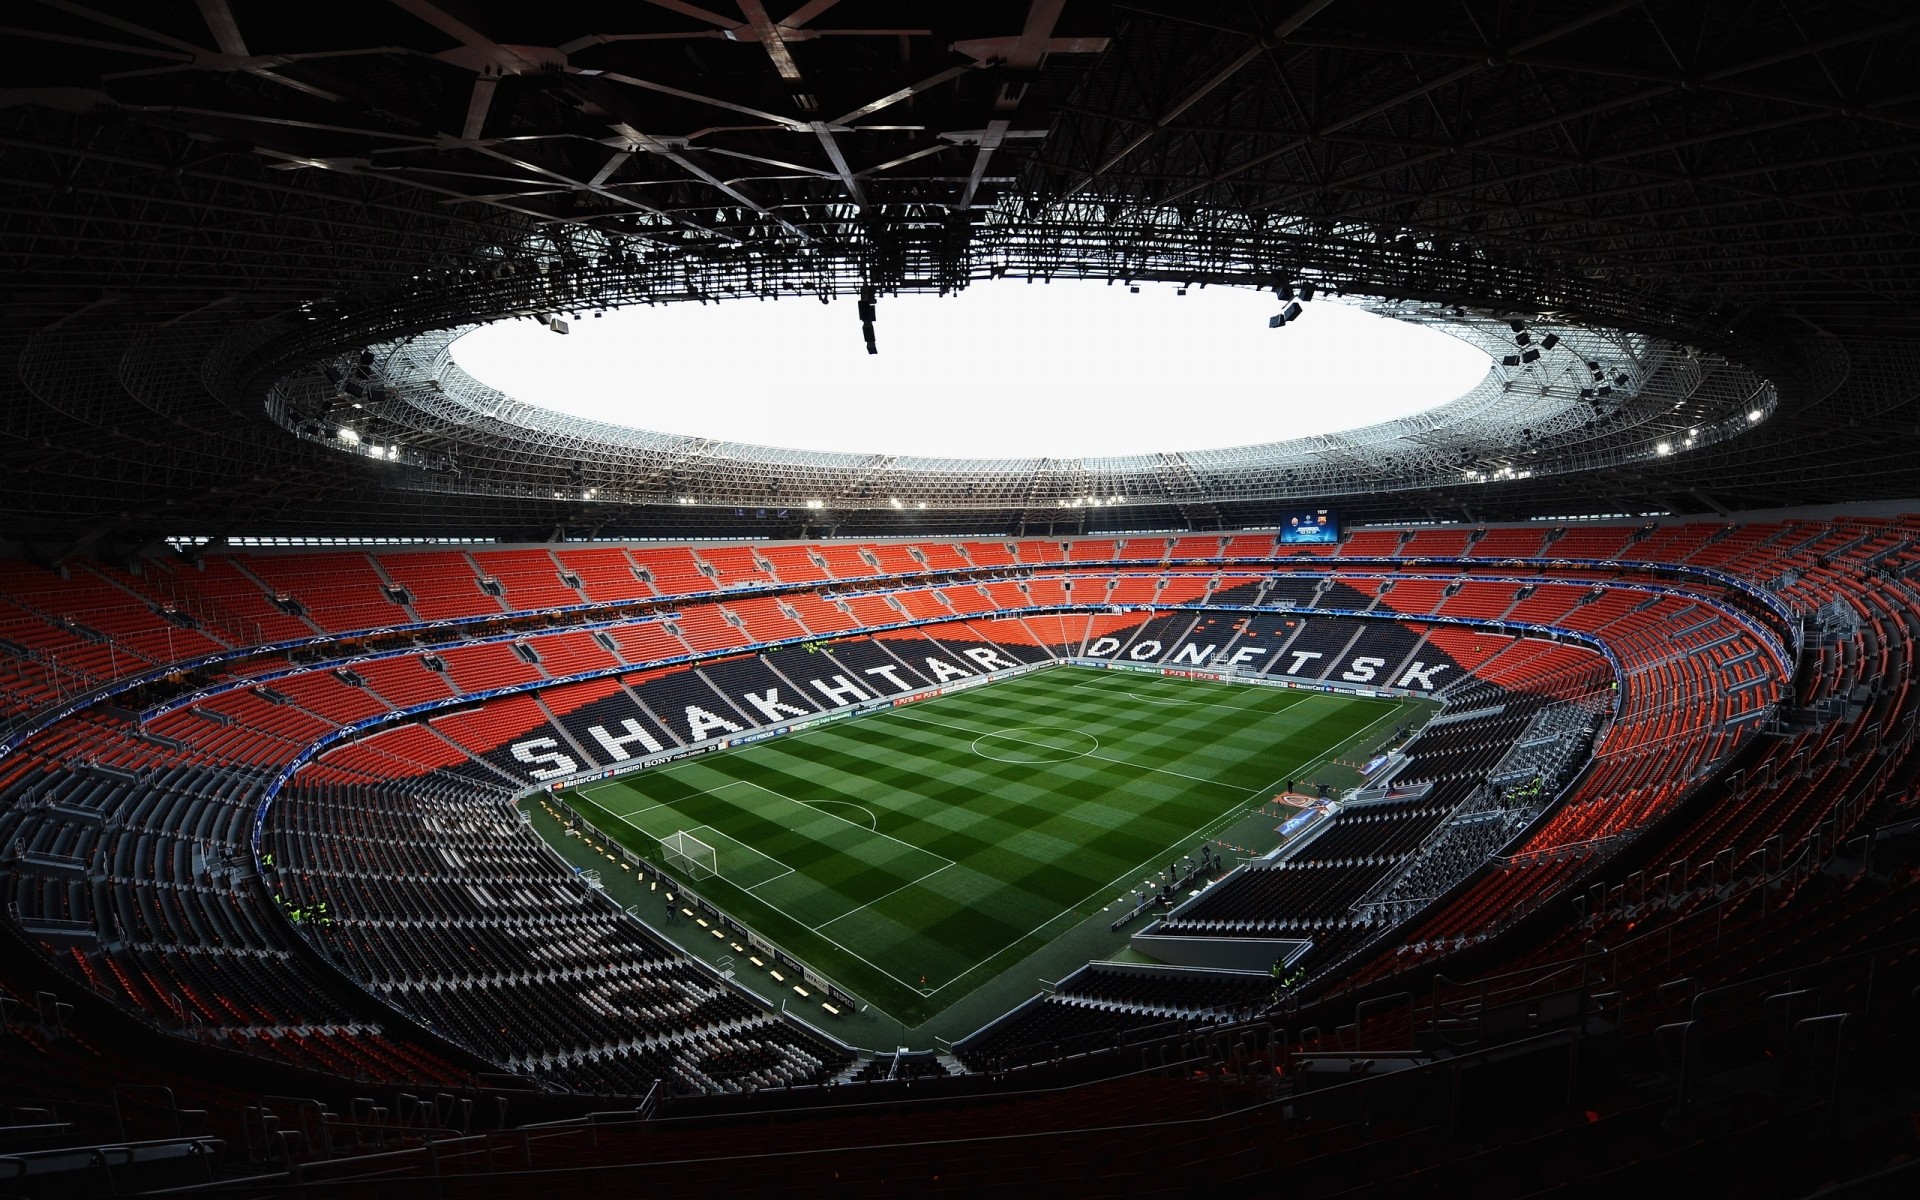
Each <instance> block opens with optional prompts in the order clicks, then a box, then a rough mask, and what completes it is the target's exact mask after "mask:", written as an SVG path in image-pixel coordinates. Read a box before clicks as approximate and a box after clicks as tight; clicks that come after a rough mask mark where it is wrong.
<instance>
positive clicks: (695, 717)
mask: <svg viewBox="0 0 1920 1200" xmlns="http://www.w3.org/2000/svg"><path fill="white" fill-rule="evenodd" d="M716 729H724V730H726V731H727V732H728V733H743V732H745V731H744V730H742V729H741V728H740V727H739V726H738V725H735V724H734V723H733V722H732V721H729V720H727V719H726V718H725V717H723V716H721V715H720V714H719V713H711V712H708V711H707V710H706V709H704V708H701V707H700V706H699V705H698V704H689V705H687V736H688V737H689V738H691V739H692V740H694V741H696V742H704V741H706V740H707V736H708V735H709V734H711V733H712V732H713V731H714V730H716Z"/></svg>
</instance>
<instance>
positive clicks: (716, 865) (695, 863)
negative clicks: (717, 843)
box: [660, 829, 720, 880]
mask: <svg viewBox="0 0 1920 1200" xmlns="http://www.w3.org/2000/svg"><path fill="white" fill-rule="evenodd" d="M660 851H661V853H662V854H664V855H665V856H666V861H667V865H668V866H669V867H678V868H679V869H680V870H682V871H684V872H686V875H687V877H688V878H689V879H694V880H700V879H707V878H710V877H712V876H714V875H718V874H719V873H720V856H719V855H718V854H717V853H716V852H715V851H714V848H713V847H712V846H709V845H708V844H707V843H705V842H703V841H701V840H700V839H699V838H697V837H695V836H693V835H692V834H690V833H688V832H687V831H686V830H684V829H683V830H680V831H679V832H677V833H672V834H669V835H667V836H666V837H663V838H661V839H660Z"/></svg>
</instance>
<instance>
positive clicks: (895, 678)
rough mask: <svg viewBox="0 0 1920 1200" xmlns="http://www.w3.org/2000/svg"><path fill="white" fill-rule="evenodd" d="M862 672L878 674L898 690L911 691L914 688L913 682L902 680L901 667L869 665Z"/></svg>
mask: <svg viewBox="0 0 1920 1200" xmlns="http://www.w3.org/2000/svg"><path fill="white" fill-rule="evenodd" d="M860 673H861V674H862V675H878V676H879V677H880V678H882V679H884V680H886V681H887V682H888V683H890V684H892V685H893V690H894V691H896V692H910V691H912V690H913V685H912V684H910V683H904V682H902V681H901V679H900V668H899V667H895V666H879V667H868V668H867V669H866V670H864V671H862V672H860Z"/></svg>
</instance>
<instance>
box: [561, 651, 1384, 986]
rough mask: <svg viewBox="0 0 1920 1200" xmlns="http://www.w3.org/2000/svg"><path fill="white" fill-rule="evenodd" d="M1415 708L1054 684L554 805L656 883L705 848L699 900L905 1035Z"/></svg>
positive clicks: (1369, 743) (1097, 683) (775, 746)
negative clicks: (682, 849) (709, 873)
mask: <svg viewBox="0 0 1920 1200" xmlns="http://www.w3.org/2000/svg"><path fill="white" fill-rule="evenodd" d="M1417 707H1418V703H1417V702H1414V701H1405V700H1391V699H1368V698H1362V697H1357V696H1346V695H1340V694H1335V693H1326V692H1309V691H1288V690H1282V689H1275V688H1266V687H1257V686H1252V685H1245V684H1220V683H1213V682H1204V681H1196V680H1188V679H1180V678H1174V677H1165V676H1156V675H1147V674H1142V673H1136V672H1131V671H1109V670H1101V669H1098V668H1081V667H1059V668H1053V669H1049V670H1044V671H1038V672H1034V673H1032V674H1028V675H1022V676H1018V677H1015V678H1012V679H1006V680H1002V681H1000V682H997V683H993V684H988V685H985V686H982V687H976V688H971V689H968V690H965V691H961V692H957V693H954V694H950V695H947V696H942V697H939V698H937V699H933V700H927V701H923V702H920V703H917V704H911V705H905V706H902V707H899V708H894V709H889V710H885V711H883V712H880V713H876V714H872V715H869V716H865V717H861V718H859V719H857V720H851V721H842V722H837V723H833V724H828V725H823V726H819V727H816V728H814V729H809V730H806V731H803V732H801V733H797V734H789V735H787V736H785V737H780V738H774V739H770V740H768V741H764V742H758V743H754V744H752V745H750V746H745V747H741V748H738V749H734V750H729V751H725V752H722V753H717V754H707V755H701V756H698V757H695V758H690V759H684V760H682V761H680V762H677V763H673V764H670V765H668V766H665V767H659V768H654V769H651V770H647V771H643V772H640V773H638V774H635V775H632V776H628V777H626V778H622V779H612V780H606V781H604V782H601V783H597V784H590V785H588V786H586V787H584V788H581V789H578V790H575V791H572V792H570V793H569V794H568V796H567V799H568V802H569V803H570V804H572V805H573V806H574V807H575V808H576V809H578V810H579V811H580V812H581V814H582V815H583V816H585V817H586V818H587V819H588V820H590V821H592V822H593V823H594V824H595V825H597V826H599V827H600V829H602V830H603V831H604V832H606V833H607V834H608V835H609V836H612V837H614V838H615V839H617V840H619V841H621V842H623V843H625V844H626V845H627V846H628V847H629V848H630V849H632V850H634V851H635V852H636V853H638V854H640V855H642V856H643V857H645V858H646V859H647V860H648V861H649V862H651V863H653V864H654V865H656V866H661V865H665V864H666V861H667V856H666V855H665V854H664V852H663V849H662V846H661V842H662V841H664V840H666V839H669V838H672V837H673V835H675V834H682V833H684V834H689V835H691V836H692V837H693V838H694V839H697V840H698V842H699V843H701V844H703V845H704V846H707V847H711V848H712V866H713V869H714V871H715V875H714V877H712V878H705V877H702V878H700V879H698V880H697V882H694V888H695V890H696V891H698V892H699V894H700V895H701V896H703V897H704V898H705V899H706V900H707V901H709V902H710V903H712V904H713V905H715V906H717V907H718V908H720V909H721V910H722V911H724V912H726V913H727V914H728V915H729V916H731V917H732V918H733V919H734V920H736V921H738V922H739V923H741V924H742V925H745V926H746V927H747V928H749V929H752V930H754V931H755V932H757V933H758V934H759V935H760V936H762V937H764V938H766V939H768V940H770V941H772V942H774V943H776V944H778V945H780V946H781V947H783V948H784V949H785V950H786V951H787V952H788V953H789V954H792V955H794V956H796V957H798V958H799V959H800V960H801V961H803V962H805V963H807V964H808V965H809V966H810V967H812V968H813V969H814V970H816V971H818V972H821V973H822V974H825V975H826V976H828V977H829V978H831V979H833V980H835V981H836V982H838V983H839V984H840V986H841V987H843V988H845V989H847V990H849V991H851V992H852V993H853V994H855V995H856V996H858V997H860V998H861V999H862V1000H865V1001H867V1002H869V1003H871V1004H873V1005H875V1006H876V1007H878V1008H879V1009H880V1010H881V1011H883V1012H885V1013H887V1014H888V1015H889V1016H891V1017H893V1018H895V1019H896V1020H899V1021H902V1022H904V1023H907V1024H918V1023H919V1022H921V1021H923V1020H925V1019H926V1018H927V1017H929V1016H931V1015H933V1014H934V1013H936V1012H939V1011H940V1010H941V1009H944V1008H945V1007H947V1006H948V1005H949V1004H951V1003H953V1002H954V1001H955V1000H958V999H959V998H960V997H961V996H963V995H965V994H966V993H967V992H969V991H971V990H972V989H973V988H974V987H977V986H978V985H979V984H981V983H983V982H985V981H986V980H988V979H990V978H992V977H993V976H994V975H995V974H997V973H998V972H1000V971H1002V970H1004V969H1006V968H1007V967H1008V966H1011V965H1012V964H1013V963H1015V962H1017V961H1019V960H1020V959H1021V958H1023V957H1025V956H1026V955H1027V954H1029V953H1031V952H1032V951H1033V950H1035V949H1037V948H1038V947H1039V946H1041V945H1043V944H1045V943H1046V942H1048V941H1050V940H1052V939H1053V938H1054V937H1057V936H1058V935H1059V934H1060V933H1062V932H1064V931H1065V930H1066V929H1068V928H1070V927H1071V925H1072V924H1073V923H1075V922H1076V921H1078V920H1079V919H1080V918H1083V917H1085V916H1086V915H1088V914H1090V913H1092V912H1095V911H1098V910H1099V909H1100V908H1102V907H1104V906H1106V905H1107V904H1109V903H1111V902H1113V901H1114V900H1115V898H1116V897H1118V896H1119V895H1121V894H1123V893H1125V892H1127V891H1128V890H1129V889H1130V888H1132V887H1134V886H1136V885H1138V884H1139V883H1140V882H1141V881H1142V880H1143V879H1144V878H1146V877H1147V876H1148V875H1150V874H1152V873H1154V872H1156V871H1159V870H1162V869H1164V868H1165V867H1166V866H1167V864H1168V862H1169V861H1171V860H1173V859H1177V858H1179V857H1181V856H1182V855H1186V854H1190V853H1193V852H1194V851H1195V850H1196V849H1197V848H1198V846H1199V844H1200V842H1201V840H1202V839H1203V838H1206V837H1207V836H1209V835H1210V834H1211V833H1213V832H1216V831H1218V830H1220V829H1222V828H1224V827H1225V826H1227V825H1229V824H1230V823H1232V822H1233V821H1235V820H1236V819H1237V818H1239V817H1241V816H1242V815H1243V814H1244V813H1245V812H1246V811H1247V809H1248V808H1250V807H1252V806H1256V805H1258V804H1260V803H1262V802H1263V801H1265V800H1267V799H1268V798H1270V797H1271V796H1272V795H1273V794H1274V793H1275V792H1276V791H1278V790H1279V789H1280V788H1281V786H1282V785H1283V784H1284V783H1285V782H1286V781H1287V780H1289V779H1296V780H1298V779H1307V778H1311V777H1312V776H1313V773H1314V769H1315V768H1316V767H1318V766H1319V765H1321V764H1322V763H1324V762H1326V761H1327V760H1329V759H1332V758H1337V757H1355V756H1358V755H1360V754H1363V753H1365V752H1367V751H1369V750H1371V749H1372V748H1373V747H1375V746H1377V745H1379V744H1380V743H1382V742H1383V741H1384V740H1385V739H1387V738H1388V737H1389V736H1390V735H1391V734H1392V733H1393V731H1394V727H1395V725H1396V724H1397V722H1398V721H1400V720H1405V719H1408V718H1409V717H1411V716H1412V715H1413V713H1414V711H1415V710H1416V708H1417ZM672 870H673V873H675V874H678V875H681V876H685V875H686V874H687V871H686V868H685V866H684V863H683V862H681V861H680V860H675V864H674V866H673V867H672ZM695 873H696V874H699V875H701V876H704V875H705V872H704V871H699V872H695ZM643 915H647V914H644V912H643Z"/></svg>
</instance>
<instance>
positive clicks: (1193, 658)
mask: <svg viewBox="0 0 1920 1200" xmlns="http://www.w3.org/2000/svg"><path fill="white" fill-rule="evenodd" d="M1212 657H1213V647H1212V646H1207V647H1204V648H1203V647H1200V646H1196V645H1194V644H1193V643H1192V642H1188V643H1187V644H1186V645H1184V646H1182V647H1180V648H1179V649H1178V650H1175V651H1174V652H1173V661H1174V662H1177V663H1192V664H1193V665H1194V666H1196V667H1197V666H1200V665H1202V664H1203V663H1205V662H1206V661H1207V660H1208V659H1210V658H1212Z"/></svg>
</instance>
